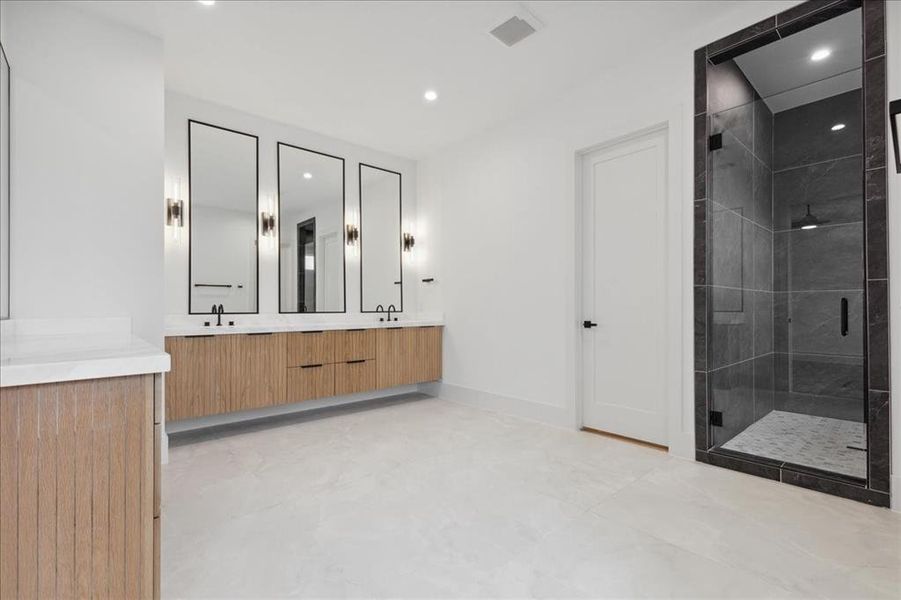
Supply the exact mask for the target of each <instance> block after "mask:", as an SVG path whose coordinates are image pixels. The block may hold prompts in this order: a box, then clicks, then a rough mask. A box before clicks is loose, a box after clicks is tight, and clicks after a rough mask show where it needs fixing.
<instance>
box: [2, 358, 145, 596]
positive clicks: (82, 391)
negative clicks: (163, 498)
mask: <svg viewBox="0 0 901 600" xmlns="http://www.w3.org/2000/svg"><path fill="white" fill-rule="evenodd" d="M154 385H155V382H154V376H153V375H138V376H130V377H115V378H109V379H94V380H87V381H71V382H62V383H48V384H41V385H26V386H20V387H8V388H2V389H0V598H73V597H77V598H88V597H106V598H152V597H156V596H158V594H159V570H158V565H159V557H158V554H157V553H158V551H159V539H158V535H159V488H158V485H159V468H160V467H159V446H158V442H159V440H158V438H157V437H156V435H158V433H159V427H158V425H156V424H155V423H154V421H155V417H156V416H158V415H159V414H160V413H159V411H157V410H155V399H156V398H158V395H157V394H155V392H154Z"/></svg>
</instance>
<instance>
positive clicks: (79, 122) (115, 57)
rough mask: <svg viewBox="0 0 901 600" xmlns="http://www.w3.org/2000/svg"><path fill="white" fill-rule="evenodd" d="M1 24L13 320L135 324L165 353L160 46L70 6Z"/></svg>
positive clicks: (26, 9) (19, 6) (6, 6)
mask: <svg viewBox="0 0 901 600" xmlns="http://www.w3.org/2000/svg"><path fill="white" fill-rule="evenodd" d="M3 20H4V29H3V35H4V39H3V42H4V46H5V47H6V49H7V51H8V53H9V56H10V63H11V65H12V69H13V72H12V75H13V82H12V83H13V99H12V104H13V110H14V112H13V150H12V160H13V162H12V171H13V173H12V183H13V190H12V216H11V225H12V231H13V235H12V250H11V258H12V302H11V313H12V314H11V316H12V318H14V319H18V318H50V317H73V318H79V317H103V316H106V317H109V316H128V317H131V319H132V326H133V329H134V331H135V333H136V334H138V335H140V336H141V337H143V338H145V339H146V340H148V341H149V342H151V343H153V344H156V345H159V346H162V338H163V310H162V306H163V294H162V289H163V228H162V226H161V222H162V219H163V208H162V204H161V198H162V197H163V176H162V174H163V54H162V44H161V43H160V41H159V40H157V39H154V38H152V37H149V36H147V35H146V34H143V33H138V32H135V31H133V30H130V29H127V28H125V27H122V26H119V25H115V24H113V23H110V22H107V21H103V20H100V19H97V18H96V17H93V16H87V15H85V14H83V13H82V12H80V11H78V10H75V9H72V8H69V7H67V6H65V3H48V2H7V1H6V0H4V2H3Z"/></svg>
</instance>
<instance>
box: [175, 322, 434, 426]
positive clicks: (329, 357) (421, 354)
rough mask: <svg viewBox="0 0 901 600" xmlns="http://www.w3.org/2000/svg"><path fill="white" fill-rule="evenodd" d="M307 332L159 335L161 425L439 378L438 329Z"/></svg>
mask: <svg viewBox="0 0 901 600" xmlns="http://www.w3.org/2000/svg"><path fill="white" fill-rule="evenodd" d="M313 327H315V326H306V327H304V328H302V329H303V330H298V329H301V328H300V327H293V328H292V327H291V326H289V325H285V326H282V327H272V328H268V330H263V331H260V330H259V329H262V328H259V327H258V328H253V329H249V330H230V329H228V328H222V329H219V328H206V331H203V330H201V331H200V332H198V333H190V334H185V335H172V336H167V337H166V351H167V352H168V353H169V354H170V355H171V357H172V372H171V373H170V374H169V375H168V376H167V377H166V421H177V420H180V419H190V418H196V417H204V416H210V415H216V414H222V413H229V412H236V411H242V410H251V409H259V408H266V407H270V406H277V405H281V404H291V403H295V402H302V401H306V400H314V399H319V398H328V397H332V396H343V395H346V394H354V393H360V392H369V391H373V390H380V389H386V388H392V387H397V386H403V385H412V384H417V383H424V382H429V381H436V380H438V379H440V378H441V336H442V327H441V325H437V324H427V325H421V324H415V325H414V324H404V325H396V326H387V325H385V324H382V325H368V326H362V325H360V326H352V325H345V326H344V327H343V328H318V329H313ZM320 327H321V326H320ZM254 329H255V330H254Z"/></svg>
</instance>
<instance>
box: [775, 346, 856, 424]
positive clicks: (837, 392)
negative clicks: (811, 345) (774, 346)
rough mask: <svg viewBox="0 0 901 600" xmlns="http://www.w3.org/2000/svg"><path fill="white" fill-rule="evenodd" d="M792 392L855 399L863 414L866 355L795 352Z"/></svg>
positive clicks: (792, 365) (792, 362) (792, 359)
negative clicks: (864, 363)
mask: <svg viewBox="0 0 901 600" xmlns="http://www.w3.org/2000/svg"><path fill="white" fill-rule="evenodd" d="M791 377H792V379H791V391H792V392H795V393H797V394H808V395H812V396H828V397H831V398H847V399H850V400H855V401H856V405H857V407H858V409H859V411H860V415H861V416H862V415H863V412H862V411H863V399H864V396H865V393H864V368H863V357H854V356H822V355H811V354H801V353H798V352H795V353H794V354H792V355H791Z"/></svg>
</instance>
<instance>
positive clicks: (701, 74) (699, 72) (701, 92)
mask: <svg viewBox="0 0 901 600" xmlns="http://www.w3.org/2000/svg"><path fill="white" fill-rule="evenodd" d="M694 64H695V114H696V115H699V114H701V113H704V112H707V48H698V49H697V50H695V62H694Z"/></svg>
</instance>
